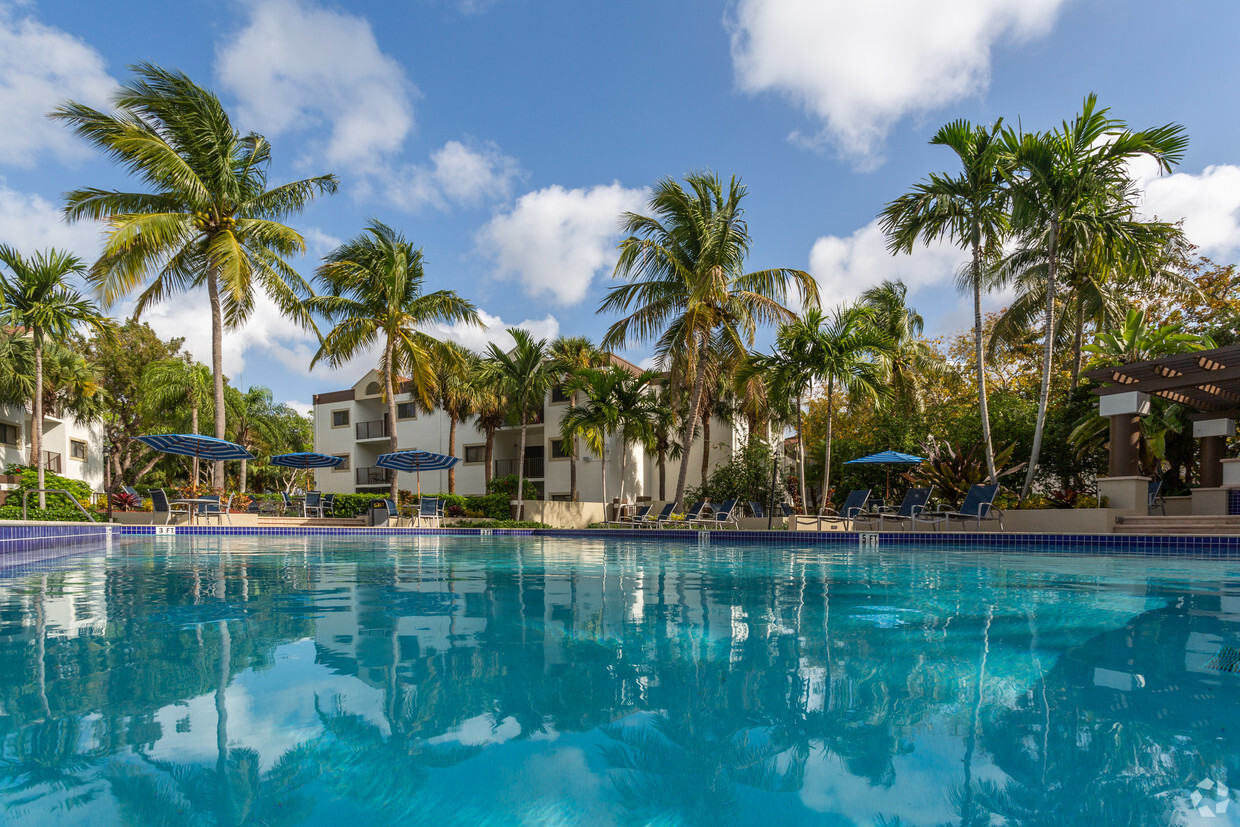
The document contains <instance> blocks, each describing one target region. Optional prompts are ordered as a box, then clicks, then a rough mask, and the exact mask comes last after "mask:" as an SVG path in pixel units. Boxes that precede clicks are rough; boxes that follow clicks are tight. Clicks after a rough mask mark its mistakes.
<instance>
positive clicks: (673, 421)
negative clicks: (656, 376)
mask: <svg viewBox="0 0 1240 827" xmlns="http://www.w3.org/2000/svg"><path fill="white" fill-rule="evenodd" d="M654 396H655V398H654V411H653V413H654V439H653V441H652V442H651V444H650V452H651V453H653V454H654V455H655V461H656V464H657V465H658V467H659V499H660V500H666V499H667V460H668V459H669V458H671V459H673V460H676V461H679V460H680V457H681V454H682V452H683V450H684V448H683V445H682V444H681V442H680V441H679V440H678V439H676V430H677V427H678V426H679V419H680V416H679V415H678V414H677V412H676V411H677V406H676V400H675V394H674V393H673V392H672V390H671V388H670V387H669V386H668V383H667V381H666V380H663V381H661V382H660V383H659V387H658V389H657V390H655V392H654Z"/></svg>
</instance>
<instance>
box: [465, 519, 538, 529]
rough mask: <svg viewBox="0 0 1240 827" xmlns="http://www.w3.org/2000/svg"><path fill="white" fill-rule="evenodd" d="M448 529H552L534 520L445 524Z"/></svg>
mask: <svg viewBox="0 0 1240 827" xmlns="http://www.w3.org/2000/svg"><path fill="white" fill-rule="evenodd" d="M444 527H446V528H551V526H550V525H548V524H547V523H539V522H535V521H534V520H492V521H490V522H488V523H486V524H478V523H444Z"/></svg>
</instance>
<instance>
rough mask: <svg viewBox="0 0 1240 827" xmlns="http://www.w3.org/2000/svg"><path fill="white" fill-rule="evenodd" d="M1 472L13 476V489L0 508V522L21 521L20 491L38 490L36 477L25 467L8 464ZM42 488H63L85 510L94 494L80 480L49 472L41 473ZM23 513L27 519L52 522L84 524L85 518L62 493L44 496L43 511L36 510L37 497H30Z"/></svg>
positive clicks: (33, 495)
mask: <svg viewBox="0 0 1240 827" xmlns="http://www.w3.org/2000/svg"><path fill="white" fill-rule="evenodd" d="M5 473H8V474H13V475H15V476H16V477H17V487H16V488H13V489H11V490H9V491H8V492H7V494H8V496H7V498H6V499H5V504H4V505H3V506H0V520H20V519H21V518H22V492H23V491H30V490H32V489H35V488H38V487H39V475H38V472H37V471H35V469H34V468H32V467H30V466H29V465H9V466H8V467H7V468H6V469H5ZM43 487H44V488H63V489H64V490H66V491H68V492H69V493H71V494H72V495H73V496H74V497H76V498H77V501H78V502H80V503H81V504H82V506H83V507H84V508H86V509H87V510H89V509H90V507H91V502H92V500H93V497H94V492H93V491H91V488H90V485H88V484H87V483H84V482H82V481H81V480H71V479H69V478H68V477H62V476H60V475H59V474H53V473H52V472H51V471H44V472H43ZM27 503H28V508H27V509H26V513H27V515H28V519H31V520H55V521H57V522H70V523H84V522H88V520H87V518H86V517H85V516H84V515H83V514H82V512H81V511H78V509H77V507H76V506H74V505H73V503H72V502H70V500H69V498H68V497H66V496H64V495H63V494H48V495H47V508H46V509H40V508H38V503H39V500H38V495H37V494H31V495H30V497H29V498H28V500H27Z"/></svg>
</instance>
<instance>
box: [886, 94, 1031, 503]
mask: <svg viewBox="0 0 1240 827" xmlns="http://www.w3.org/2000/svg"><path fill="white" fill-rule="evenodd" d="M1002 126H1003V120H1002V119H999V120H997V121H995V123H994V124H992V125H991V126H990V127H985V126H981V125H975V124H971V123H969V122H968V121H966V120H964V119H960V120H955V121H952V122H951V123H949V124H946V125H944V126H943V127H942V128H941V129H939V131H938V132H936V133H935V134H934V137H933V138H931V139H930V143H931V144H934V145H937V146H945V147H947V148H949V149H951V150H952V151H953V152H955V153H956V155H957V157H959V159H960V163H961V166H962V169H961V171H960V172H959V173H958V174H956V175H947V174H940V173H934V174H931V175H930V177H929V179H928V180H927V181H925V182H923V183H919V184H917V185H916V186H914V187H913V189H912V191H910V192H908V193H905V194H904V195H902V196H900V197H899V198H897V199H895V200H894V201H892V202H891V203H889V204H888V205H887V206H886V208H885V209H884V210H883V212H882V214H881V217H880V226H882V228H883V231H884V232H885V233H886V234H887V248H888V249H889V250H891V252H893V253H897V252H905V253H911V252H912V250H913V245H914V244H916V243H917V241H918V240H919V239H920V240H924V241H926V242H929V241H933V240H935V239H939V238H943V237H947V238H949V239H951V240H952V241H954V242H955V243H956V244H957V245H959V246H961V247H963V248H966V249H967V250H968V251H969V267H968V269H967V270H962V271H961V272H960V275H959V285H960V287H961V288H962V289H967V290H969V291H971V292H972V293H973V357H974V368H975V370H976V372H977V402H978V415H979V416H980V417H981V420H982V441H983V442H984V443H985V445H986V469H987V471H988V472H989V473H990V481H991V482H992V483H993V482H995V481H996V479H997V476H996V474H995V448H994V442H993V440H992V439H991V435H990V408H989V402H988V398H987V393H986V362H985V352H984V350H983V348H982V291H983V290H985V289H988V287H989V283H990V278H989V274H990V271H991V269H992V267H993V264H994V262H995V261H996V259H997V258H998V256H999V255H1000V254H1001V252H1002V248H1003V242H1004V240H1005V239H1006V238H1007V236H1008V231H1009V223H1008V211H1007V208H1008V190H1007V180H1008V176H1007V175H1006V174H1005V168H1006V165H1007V164H1008V163H1009V156H1008V154H1007V153H1006V152H1005V149H1004V146H1003V141H1002V140H1001V139H1000V136H1001V130H1002Z"/></svg>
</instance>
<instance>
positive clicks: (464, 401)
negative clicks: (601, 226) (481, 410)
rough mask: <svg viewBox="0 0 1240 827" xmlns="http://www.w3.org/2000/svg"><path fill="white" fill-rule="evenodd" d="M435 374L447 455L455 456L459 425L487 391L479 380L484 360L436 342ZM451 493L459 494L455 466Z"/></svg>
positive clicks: (447, 343)
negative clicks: (444, 420) (445, 421)
mask: <svg viewBox="0 0 1240 827" xmlns="http://www.w3.org/2000/svg"><path fill="white" fill-rule="evenodd" d="M431 353H432V356H433V359H434V371H435V396H436V402H437V404H438V406H439V407H440V408H441V409H442V410H443V412H444V413H446V414H447V415H448V454H449V455H450V456H456V426H457V424H458V423H460V422H464V421H465V420H467V419H468V418H469V417H471V416H473V415H474V412H475V411H474V408H475V406H476V405H477V404H478V401H479V397H480V396H481V395H482V394H483V393H484V392H485V391H484V389H483V388H482V387H481V384H482V383H481V382H480V377H481V375H482V373H483V370H482V357H481V356H479V355H478V354H477V353H474V352H473V351H471V350H469V349H468V348H466V347H462V346H461V345H458V344H457V343H456V342H450V341H437V342H435V343H434V344H433V345H432V346H431ZM448 493H450V494H455V493H456V467H455V466H453V467H452V468H449V469H448Z"/></svg>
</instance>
